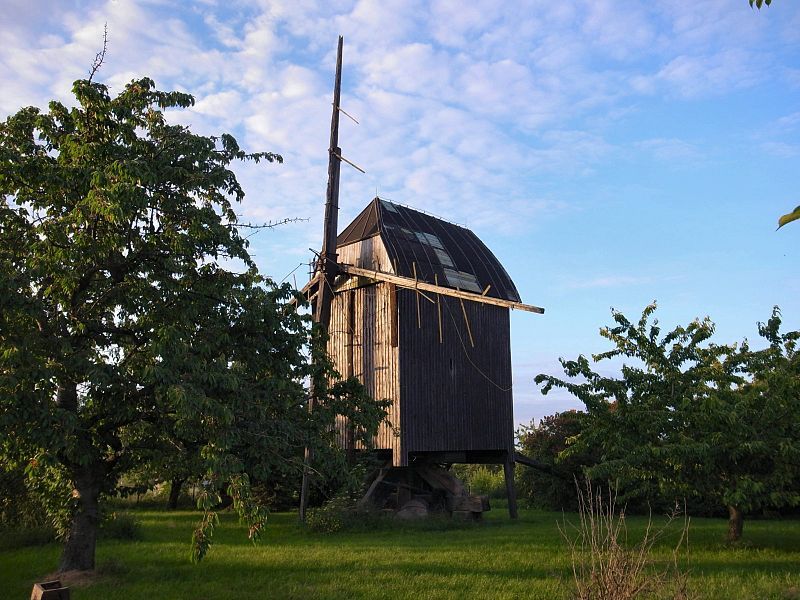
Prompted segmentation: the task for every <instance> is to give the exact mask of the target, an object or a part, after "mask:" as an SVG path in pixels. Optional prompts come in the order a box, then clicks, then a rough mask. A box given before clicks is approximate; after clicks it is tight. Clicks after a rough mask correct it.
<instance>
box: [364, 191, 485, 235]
mask: <svg viewBox="0 0 800 600" xmlns="http://www.w3.org/2000/svg"><path fill="white" fill-rule="evenodd" d="M373 200H380V201H381V202H386V203H387V204H391V205H392V206H402V207H403V208H405V209H408V210H413V211H414V212H418V213H420V214H423V215H427V216H429V217H433V218H434V219H438V220H439V221H443V222H445V223H448V224H450V225H455V226H456V227H460V228H461V229H466V230H467V231H470V228H469V227H467V226H466V225H464V224H462V223H456V222H455V221H448V220H447V219H445V218H444V217H440V216H439V215H436V214H434V213H432V212H429V211H427V210H425V209H423V208H416V207H414V206H410V205H408V204H403V203H402V202H396V201H394V200H387V199H386V198H381V197H380V196H375V197H374V198H373Z"/></svg>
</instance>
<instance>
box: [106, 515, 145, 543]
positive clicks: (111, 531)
mask: <svg viewBox="0 0 800 600" xmlns="http://www.w3.org/2000/svg"><path fill="white" fill-rule="evenodd" d="M141 533H142V527H141V525H140V523H139V522H138V521H137V520H136V519H134V518H133V516H132V515H130V514H128V513H118V512H112V513H110V514H109V515H108V516H107V517H106V518H105V519H103V522H102V523H101V525H100V535H101V536H102V537H103V538H105V539H109V540H138V539H139V538H140V537H141Z"/></svg>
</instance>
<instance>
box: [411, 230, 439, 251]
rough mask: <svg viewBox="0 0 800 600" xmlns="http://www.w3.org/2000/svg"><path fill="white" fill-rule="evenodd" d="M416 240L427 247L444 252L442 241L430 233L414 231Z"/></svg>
mask: <svg viewBox="0 0 800 600" xmlns="http://www.w3.org/2000/svg"><path fill="white" fill-rule="evenodd" d="M415 233H416V235H417V239H418V240H419V241H420V242H421V243H423V244H427V245H429V246H433V247H434V248H439V249H440V250H444V246H443V245H442V240H440V239H439V236H438V235H434V234H432V233H425V232H424V231H416V232H415Z"/></svg>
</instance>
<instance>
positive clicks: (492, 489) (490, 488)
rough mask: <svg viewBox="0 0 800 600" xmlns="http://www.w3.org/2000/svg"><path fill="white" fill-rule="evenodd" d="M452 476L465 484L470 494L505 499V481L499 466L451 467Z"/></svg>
mask: <svg viewBox="0 0 800 600" xmlns="http://www.w3.org/2000/svg"><path fill="white" fill-rule="evenodd" d="M453 474H454V475H455V476H456V477H458V478H459V479H460V480H461V481H463V482H464V483H465V484H467V486H468V487H469V490H470V492H471V493H472V494H476V495H485V496H489V497H490V498H497V499H499V498H505V497H506V479H505V475H504V473H503V467H502V466H500V465H466V464H464V465H460V464H459V465H453Z"/></svg>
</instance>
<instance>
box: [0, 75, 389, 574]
mask: <svg viewBox="0 0 800 600" xmlns="http://www.w3.org/2000/svg"><path fill="white" fill-rule="evenodd" d="M73 92H74V94H75V97H76V100H77V106H76V107H75V108H67V107H66V106H64V105H63V104H61V103H59V102H51V103H50V105H49V110H48V111H47V112H42V111H40V110H39V109H37V108H33V107H30V108H25V109H22V110H20V111H19V112H17V113H16V114H15V115H12V116H11V117H9V118H8V119H7V120H6V121H5V122H3V123H2V124H0V195H2V196H3V204H2V206H0V224H1V225H2V232H1V233H0V288H2V290H3V293H2V294H0V439H2V440H3V442H2V443H0V459H2V460H8V461H14V462H19V461H22V462H23V463H25V464H27V465H28V469H27V471H28V474H29V477H30V479H31V480H32V481H39V482H42V481H47V482H49V485H51V487H52V488H53V494H52V497H53V498H54V499H56V500H59V502H60V503H58V502H56V504H57V507H60V508H61V509H65V511H66V515H65V517H66V518H67V520H68V522H69V530H68V533H67V535H66V541H65V546H64V552H63V555H62V558H61V562H60V566H59V569H60V570H71V569H81V570H85V569H91V568H93V567H94V550H95V542H96V534H97V525H98V520H99V502H100V500H101V498H102V497H103V496H104V495H107V494H111V493H113V492H114V490H115V488H116V486H117V484H118V481H119V478H120V475H121V474H122V473H125V472H127V471H129V470H130V469H133V468H135V467H137V466H141V465H142V464H145V463H147V462H148V461H149V460H152V458H153V457H152V451H153V448H159V447H161V446H160V444H162V443H163V441H164V439H165V435H166V436H167V437H169V436H176V437H178V438H181V439H184V440H194V441H195V442H197V443H198V444H199V446H200V448H201V449H200V453H199V456H200V457H201V458H202V461H203V465H204V467H205V469H206V472H207V475H206V482H207V484H208V485H207V488H206V493H205V494H203V495H202V496H201V501H200V504H201V505H202V507H203V509H204V518H203V522H202V523H201V525H200V526H199V527H198V529H197V531H196V532H195V545H194V551H195V555H196V556H197V557H202V556H203V555H204V554H205V552H206V550H207V549H208V546H209V544H210V533H211V531H212V527H213V522H214V518H215V515H214V512H213V507H214V505H215V502H216V500H217V499H218V497H219V490H220V489H221V488H222V487H224V482H226V481H227V482H229V484H230V487H229V491H230V492H231V495H232V496H233V499H234V503H235V505H236V507H237V509H238V510H239V511H240V514H241V515H242V516H243V517H245V518H246V519H247V520H248V522H249V523H250V524H251V530H250V533H251V537H254V538H255V537H257V536H258V533H259V530H260V528H261V527H262V526H263V523H264V520H265V518H266V512H265V508H264V507H263V506H260V505H259V504H258V503H255V502H253V501H252V498H251V496H250V495H249V491H248V490H249V479H250V476H251V475H256V476H260V477H265V476H269V475H270V473H271V472H274V471H275V470H277V469H286V468H290V466H287V462H289V461H291V457H292V456H293V455H294V454H297V453H298V452H299V449H301V448H303V447H304V445H305V444H306V443H308V442H309V439H311V441H314V439H317V438H314V436H313V435H312V434H313V433H314V432H318V431H320V430H325V428H326V427H328V428H329V427H330V422H331V421H330V419H331V417H330V414H329V413H326V412H325V411H320V412H319V413H317V414H315V416H314V420H313V421H312V420H311V418H310V417H309V416H308V413H307V411H306V410H305V404H306V402H307V399H306V391H305V389H304V387H303V384H302V381H303V379H304V378H305V377H307V376H309V374H310V367H309V365H308V361H307V345H308V342H309V334H310V331H311V330H310V324H309V321H308V319H307V318H306V317H304V316H302V315H299V314H298V313H297V311H296V310H295V308H294V306H293V305H291V304H290V301H294V299H295V298H294V296H293V293H292V292H291V290H290V288H289V286H286V285H285V286H278V285H275V284H274V283H273V282H272V281H270V280H268V279H266V278H263V277H261V276H260V275H259V274H258V273H257V271H256V268H255V265H254V263H253V261H252V260H251V258H250V256H249V255H248V252H247V242H246V240H245V239H244V238H243V237H242V236H241V235H240V234H239V232H238V230H237V217H236V214H235V212H234V208H233V206H234V202H237V201H241V200H242V199H243V197H244V192H243V190H242V188H241V186H240V185H239V183H238V181H237V180H236V177H235V175H234V173H233V172H232V171H231V170H230V169H229V166H230V164H231V163H232V162H233V161H237V160H251V161H256V162H258V161H261V160H265V161H269V162H273V161H277V162H280V161H281V157H280V156H278V155H276V154H272V153H267V152H263V153H255V154H248V153H245V152H244V151H242V150H241V149H240V148H239V146H238V145H237V143H236V140H235V139H234V138H233V137H231V136H230V135H222V136H221V137H203V136H198V135H194V134H192V133H191V132H190V131H189V130H188V129H187V128H185V127H181V126H175V125H169V124H168V123H167V121H166V119H165V116H164V113H163V111H164V109H173V108H186V107H188V106H190V105H191V104H192V103H193V101H194V100H193V98H192V97H191V96H190V95H188V94H184V93H179V92H163V91H158V90H156V89H155V85H154V83H153V81H151V80H150V79H146V78H145V79H140V80H137V81H133V82H131V83H130V84H128V85H127V86H126V87H125V89H124V90H123V91H122V92H121V93H120V94H119V95H118V96H116V97H113V98H112V97H111V96H110V95H109V93H108V89H107V88H106V86H104V85H102V84H99V83H95V82H91V81H86V80H82V81H77V82H75V84H74V87H73ZM237 265H238V268H237V270H233V267H235V266H237ZM315 369H328V370H330V365H325V364H323V365H322V366H316V367H315ZM311 374H312V375H313V373H311ZM333 375H334V374H331V377H333ZM362 392H363V390H360V389H358V388H355V387H354V384H352V383H347V382H344V383H342V382H340V383H337V384H336V385H333V386H331V387H330V388H328V389H327V390H326V398H324V399H321V400H320V401H321V402H322V403H323V404H325V402H328V404H330V405H331V406H332V407H335V409H336V410H343V411H354V412H356V413H358V414H359V415H362V416H361V419H362V421H361V422H362V423H365V426H364V435H365V436H368V433H369V432H368V430H369V428H370V426H371V425H372V424H373V423H374V425H375V426H377V421H379V420H380V418H379V417H380V415H381V413H380V407H378V406H376V404H375V403H373V402H371V401H368V399H367V398H366V396H365V395H364V394H363V393H362ZM331 410H334V409H331ZM324 419H328V421H327V422H323V420H324ZM323 441H324V438H323ZM256 456H257V457H258V460H255V459H254V457H256ZM292 468H299V467H294V466H292ZM62 500H63V502H61V501H62Z"/></svg>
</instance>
